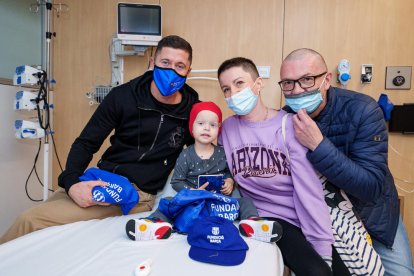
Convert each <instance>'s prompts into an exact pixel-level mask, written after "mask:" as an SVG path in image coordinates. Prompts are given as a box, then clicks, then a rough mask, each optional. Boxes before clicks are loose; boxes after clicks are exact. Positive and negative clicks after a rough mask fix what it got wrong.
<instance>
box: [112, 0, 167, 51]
mask: <svg viewBox="0 0 414 276" xmlns="http://www.w3.org/2000/svg"><path fill="white" fill-rule="evenodd" d="M117 37H118V38H119V39H120V40H121V41H122V44H125V45H140V46H156V45H157V44H158V41H160V40H161V38H162V34H161V6H160V5H149V4H133V3H118V32H117Z"/></svg>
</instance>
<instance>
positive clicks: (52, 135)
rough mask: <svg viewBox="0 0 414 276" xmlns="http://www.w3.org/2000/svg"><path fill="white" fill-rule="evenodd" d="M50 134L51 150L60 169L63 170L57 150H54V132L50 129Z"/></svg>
mask: <svg viewBox="0 0 414 276" xmlns="http://www.w3.org/2000/svg"><path fill="white" fill-rule="evenodd" d="M49 129H50V128H49ZM50 136H51V137H52V144H53V150H54V152H55V156H56V159H57V161H58V164H59V167H60V171H61V172H63V167H62V164H61V163H60V159H59V155H58V153H57V150H56V143H55V138H54V134H53V132H52V131H50Z"/></svg>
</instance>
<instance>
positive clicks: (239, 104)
mask: <svg viewBox="0 0 414 276" xmlns="http://www.w3.org/2000/svg"><path fill="white" fill-rule="evenodd" d="M253 87H254V85H253ZM258 99H259V96H257V95H256V94H254V93H253V91H252V89H251V88H250V87H246V88H244V89H243V90H242V91H240V92H238V93H237V94H235V95H233V96H231V97H229V98H226V102H227V106H228V107H229V108H230V109H231V110H233V112H234V113H236V114H237V115H246V114H249V113H250V112H252V110H253V108H254V107H255V106H256V104H257V100H258Z"/></svg>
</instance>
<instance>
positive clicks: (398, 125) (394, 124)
mask: <svg viewBox="0 0 414 276" xmlns="http://www.w3.org/2000/svg"><path fill="white" fill-rule="evenodd" d="M413 118H414V104H404V105H395V106H394V108H393V110H392V111H391V118H390V121H389V124H388V130H389V132H402V133H407V134H408V133H410V134H412V133H414V120H413Z"/></svg>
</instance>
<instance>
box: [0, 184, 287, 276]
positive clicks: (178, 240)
mask: <svg viewBox="0 0 414 276" xmlns="http://www.w3.org/2000/svg"><path fill="white" fill-rule="evenodd" d="M173 194H174V192H173V190H172V189H171V185H169V183H168V184H167V185H166V188H165V189H164V190H163V191H161V192H160V193H158V195H157V200H156V206H158V202H159V200H160V198H161V197H164V196H171V195H173ZM149 213H150V212H146V213H141V214H135V215H128V216H119V217H111V218H107V219H103V220H90V221H81V222H76V223H71V224H67V225H62V226H55V227H50V228H46V229H44V230H40V231H36V232H33V233H31V234H28V235H26V236H23V237H20V238H18V239H16V240H13V241H10V242H8V243H5V244H3V245H0V275H8V276H11V275H19V276H23V275H30V276H34V275H42V276H46V275H77V276H78V275H88V276H90V275H100V276H103V275H111V276H112V275H134V271H135V268H136V267H137V266H138V265H139V264H140V263H142V262H143V261H145V260H147V259H149V258H150V259H152V261H153V263H152V265H151V273H150V275H151V276H161V275H162V276H164V275H171V276H186V275H189V276H190V275H191V276H193V275H197V276H198V275H199V276H204V275H205V276H220V275H223V276H232V275H234V276H251V275H261V276H267V275H269V276H270V275H272V276H276V275H283V260H282V255H281V253H280V250H279V249H278V247H277V246H276V245H275V244H270V243H264V242H259V241H255V240H252V239H245V241H246V242H247V244H248V246H249V250H248V251H247V254H246V259H245V261H244V262H243V263H242V264H241V265H238V266H227V267H226V266H218V265H212V264H207V263H201V262H197V261H194V260H192V259H190V258H189V257H188V251H189V249H190V246H189V245H188V243H187V237H186V236H184V235H180V234H176V233H174V234H172V236H171V237H170V238H169V239H167V240H155V241H154V240H153V241H140V242H137V241H131V240H130V239H129V238H128V237H127V236H126V234H125V224H126V222H127V221H128V220H129V219H131V218H137V217H145V216H147V215H148V214H149Z"/></svg>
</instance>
